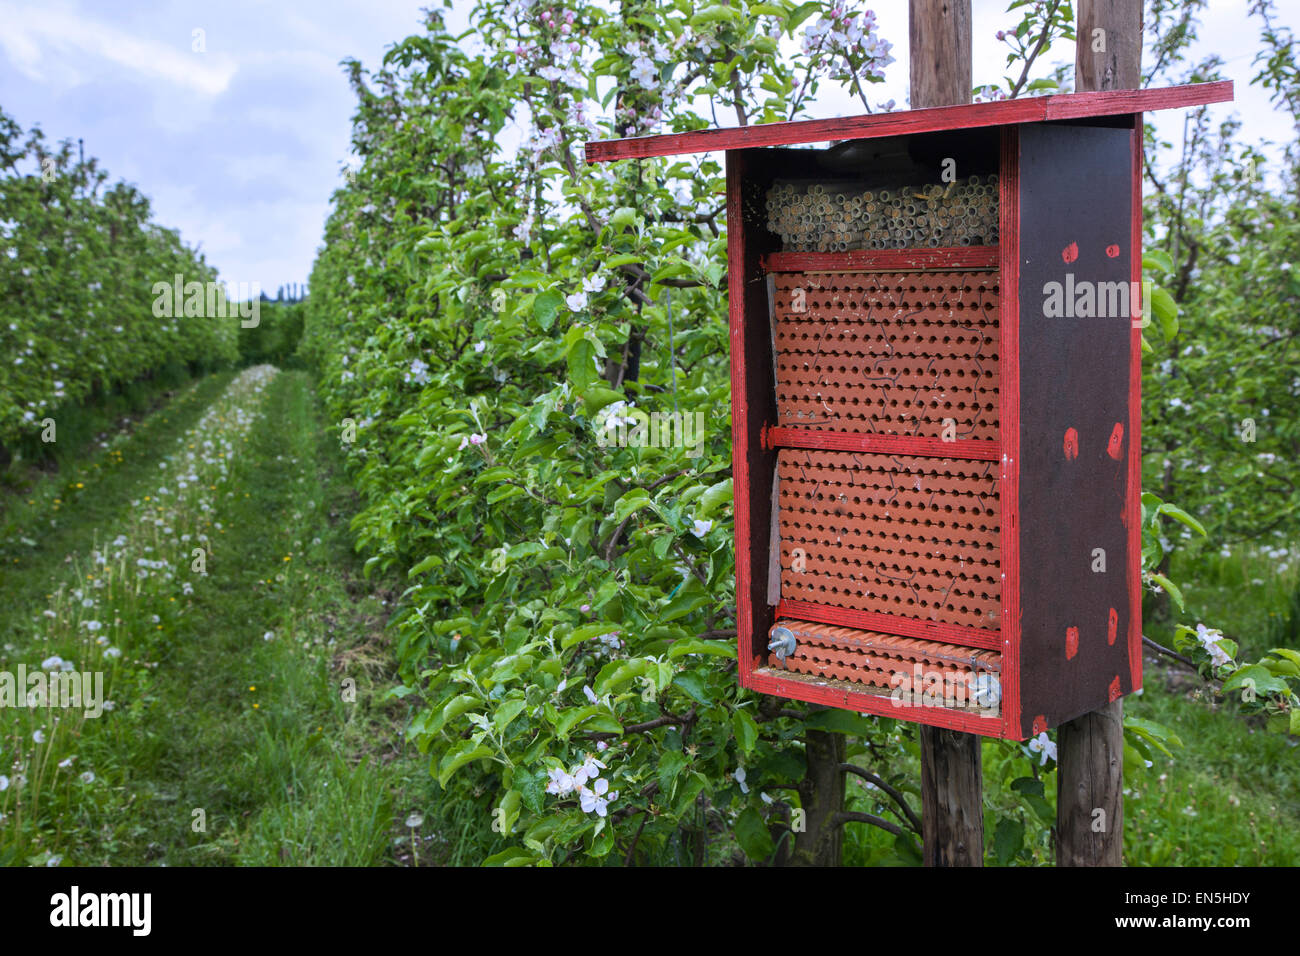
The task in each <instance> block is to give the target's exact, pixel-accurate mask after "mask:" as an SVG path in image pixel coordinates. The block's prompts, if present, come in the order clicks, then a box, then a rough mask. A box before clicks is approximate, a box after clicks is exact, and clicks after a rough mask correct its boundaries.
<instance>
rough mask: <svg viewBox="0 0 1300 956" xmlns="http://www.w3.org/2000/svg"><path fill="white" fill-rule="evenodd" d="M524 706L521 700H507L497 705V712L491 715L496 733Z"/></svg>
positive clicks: (516, 715) (503, 728) (517, 714)
mask: <svg viewBox="0 0 1300 956" xmlns="http://www.w3.org/2000/svg"><path fill="white" fill-rule="evenodd" d="M516 693H518V692H517V691H516ZM525 706H526V705H525V703H524V702H523V701H522V700H508V701H506V702H505V703H504V704H502V705H501V706H500V707H498V708H497V712H496V713H495V714H494V715H493V716H492V723H493V724H494V725H495V726H496V729H497V733H500V732H501V731H503V730H505V729H506V727H508V726H509V725H510V721H512V720H514V719H515V718H516V717H518V716H519V712H520V711H522V710H523V709H524V707H525Z"/></svg>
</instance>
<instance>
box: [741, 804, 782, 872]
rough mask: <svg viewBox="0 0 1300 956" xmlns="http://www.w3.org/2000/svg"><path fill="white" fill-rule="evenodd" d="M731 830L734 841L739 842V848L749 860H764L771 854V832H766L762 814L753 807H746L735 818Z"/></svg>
mask: <svg viewBox="0 0 1300 956" xmlns="http://www.w3.org/2000/svg"><path fill="white" fill-rule="evenodd" d="M732 832H733V833H735V834H736V842H737V843H739V844H740V848H741V849H742V850H744V851H745V855H746V856H747V857H749V858H750V859H751V860H766V859H767V858H768V857H769V856H771V855H772V850H773V849H774V848H775V847H774V845H773V843H772V834H771V833H769V832H768V830H767V824H766V823H764V822H763V816H762V814H760V813H759V812H758V811H757V810H755V809H754V808H753V807H746V808H745V810H744V811H743V812H742V813H741V814H740V816H738V817H737V818H736V823H735V825H734V826H733V827H732Z"/></svg>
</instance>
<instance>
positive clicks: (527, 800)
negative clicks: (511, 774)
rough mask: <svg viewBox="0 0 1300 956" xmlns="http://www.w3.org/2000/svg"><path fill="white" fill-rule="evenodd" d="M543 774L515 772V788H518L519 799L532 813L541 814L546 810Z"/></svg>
mask: <svg viewBox="0 0 1300 956" xmlns="http://www.w3.org/2000/svg"><path fill="white" fill-rule="evenodd" d="M545 778H546V777H545V774H535V773H527V772H524V771H516V772H515V786H516V787H518V788H519V799H520V800H522V801H523V804H524V806H526V807H527V808H528V809H529V810H531V811H532V812H533V813H542V812H543V811H544V810H545V809H546V797H545V796H544V794H545V793H546V787H545V784H543V783H542V781H543V780H544V779H545Z"/></svg>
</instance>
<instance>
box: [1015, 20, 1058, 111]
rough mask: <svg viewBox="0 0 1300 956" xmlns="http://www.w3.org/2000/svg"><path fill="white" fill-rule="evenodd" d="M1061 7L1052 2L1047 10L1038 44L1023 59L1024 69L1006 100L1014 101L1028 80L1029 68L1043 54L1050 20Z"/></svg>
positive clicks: (1049, 30) (1049, 29) (1050, 26)
mask: <svg viewBox="0 0 1300 956" xmlns="http://www.w3.org/2000/svg"><path fill="white" fill-rule="evenodd" d="M1060 5H1061V0H1052V5H1051V6H1050V7H1049V8H1048V10H1047V14H1046V16H1044V18H1043V32H1042V33H1040V34H1039V35H1038V42H1037V43H1036V44H1034V50H1033V52H1032V53H1030V54H1029V56H1027V57H1026V58H1025V68H1024V69H1023V70H1021V71H1020V79H1018V80H1016V85H1015V86H1013V87H1011V92H1010V93H1009V94H1008V95H1007V99H1014V98H1015V97H1016V95H1017V94H1018V93H1019V92H1020V88H1021V87H1022V86H1024V85H1025V81H1026V80H1027V79H1029V68H1030V67H1031V66H1033V65H1034V61H1035V60H1036V59H1038V54H1040V53H1042V52H1043V46H1044V45H1045V44H1046V43H1047V35H1048V33H1050V32H1051V30H1052V18H1053V17H1055V16H1056V8H1057V7H1059V6H1060Z"/></svg>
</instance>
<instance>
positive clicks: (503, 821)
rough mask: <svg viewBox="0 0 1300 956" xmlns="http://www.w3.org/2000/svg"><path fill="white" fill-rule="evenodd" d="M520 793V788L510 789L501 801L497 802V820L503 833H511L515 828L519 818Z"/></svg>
mask: <svg viewBox="0 0 1300 956" xmlns="http://www.w3.org/2000/svg"><path fill="white" fill-rule="evenodd" d="M520 799H521V797H520V793H519V791H518V790H508V791H506V794H505V796H503V797H502V798H501V802H500V803H498V804H497V822H498V824H499V826H500V827H501V830H500V832H501V833H503V834H504V833H510V832H511V831H512V830H514V828H515V821H516V820H518V819H519V802H520Z"/></svg>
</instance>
